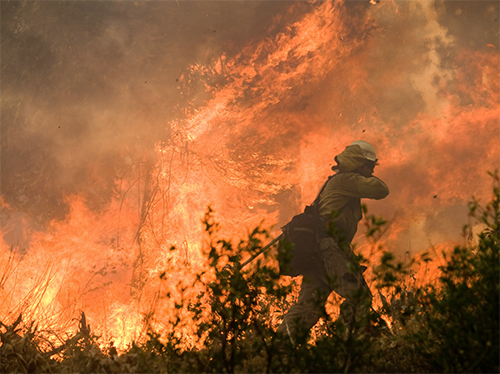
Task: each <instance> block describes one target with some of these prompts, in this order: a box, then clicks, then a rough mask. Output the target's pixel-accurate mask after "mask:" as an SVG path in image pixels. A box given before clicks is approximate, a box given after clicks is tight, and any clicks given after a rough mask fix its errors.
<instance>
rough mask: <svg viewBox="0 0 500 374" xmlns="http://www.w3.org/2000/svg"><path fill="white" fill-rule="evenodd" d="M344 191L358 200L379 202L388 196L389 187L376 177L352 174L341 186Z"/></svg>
mask: <svg viewBox="0 0 500 374" xmlns="http://www.w3.org/2000/svg"><path fill="white" fill-rule="evenodd" d="M343 187H344V188H345V189H346V191H349V192H350V193H351V194H353V195H355V196H356V197H359V198H367V199H375V200H380V199H383V198H385V197H386V196H387V195H389V187H387V185H386V184H385V183H384V182H383V181H382V180H380V179H379V178H377V177H374V176H371V177H363V176H362V175H359V174H355V173H353V174H352V175H350V178H348V179H347V180H346V181H345V185H344V186H343Z"/></svg>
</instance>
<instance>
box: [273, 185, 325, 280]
mask: <svg viewBox="0 0 500 374" xmlns="http://www.w3.org/2000/svg"><path fill="white" fill-rule="evenodd" d="M330 178H332V176H330V177H329V178H328V180H327V181H326V182H325V184H324V185H323V188H321V190H320V192H319V194H318V196H317V197H316V199H315V200H314V202H313V203H312V204H311V205H308V206H306V207H305V209H304V211H303V212H302V213H300V214H297V215H296V216H294V217H293V218H292V220H291V221H290V222H289V223H287V224H286V225H285V226H283V227H282V228H281V229H282V231H283V233H282V234H281V240H280V242H279V245H278V261H279V266H280V274H281V275H289V276H291V277H296V276H298V275H301V274H303V273H304V271H305V270H306V269H308V268H309V269H310V268H311V267H312V266H313V264H314V262H315V261H316V256H315V253H316V252H317V246H318V243H319V228H320V226H321V220H320V217H319V213H318V205H319V197H320V195H321V193H322V192H323V190H324V189H325V187H326V185H327V184H328V182H329V181H330Z"/></svg>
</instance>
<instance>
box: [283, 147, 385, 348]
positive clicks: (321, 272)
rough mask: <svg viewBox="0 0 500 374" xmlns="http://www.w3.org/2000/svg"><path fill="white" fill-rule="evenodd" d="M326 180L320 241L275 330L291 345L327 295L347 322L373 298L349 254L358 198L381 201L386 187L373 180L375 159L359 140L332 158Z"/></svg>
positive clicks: (318, 313) (309, 324)
mask: <svg viewBox="0 0 500 374" xmlns="http://www.w3.org/2000/svg"><path fill="white" fill-rule="evenodd" d="M335 161H336V163H337V165H336V166H334V167H333V168H332V169H333V171H335V172H336V174H335V175H334V176H332V177H330V178H329V180H328V181H327V183H326V185H325V187H324V188H323V190H322V192H321V194H320V196H319V205H318V213H319V216H320V220H319V221H320V227H319V228H318V232H319V243H318V245H317V248H316V249H315V251H314V253H315V255H314V257H315V258H316V261H314V262H313V263H314V266H311V268H309V269H303V272H302V273H303V281H302V285H301V289H300V292H299V298H298V301H297V303H296V304H294V305H292V306H291V307H290V309H289V311H288V313H287V314H286V315H285V316H284V320H283V323H282V324H281V325H280V327H279V328H278V332H280V333H282V334H284V335H288V336H289V337H290V340H291V341H292V343H293V342H294V341H295V338H296V334H297V332H298V331H299V330H301V331H304V332H306V333H308V332H309V330H310V329H311V328H312V327H313V326H314V325H315V324H316V322H318V320H319V318H320V317H321V315H322V314H323V312H324V306H325V303H326V300H327V298H328V296H329V295H330V293H331V292H332V291H335V292H336V293H337V294H339V295H340V296H342V297H343V298H344V299H345V300H344V302H343V303H342V305H341V307H340V318H341V319H342V320H343V321H344V322H345V323H347V324H348V323H350V322H351V321H352V319H353V318H354V315H355V313H356V312H360V313H362V312H363V311H367V310H368V308H370V306H371V300H372V295H371V293H370V289H369V287H368V285H367V284H366V281H365V279H364V277H363V271H364V269H365V268H364V267H363V266H359V263H358V262H357V261H356V260H355V256H354V253H353V252H352V250H351V241H352V239H353V237H354V235H355V234H356V231H357V227H358V222H359V221H360V220H361V218H362V211H361V199H362V198H368V199H376V200H379V199H383V198H385V197H386V196H387V195H388V194H389V189H388V187H387V185H386V184H385V183H384V182H383V181H382V180H380V179H379V178H377V177H375V176H373V171H374V168H375V166H376V165H377V157H376V155H375V150H374V148H373V146H372V145H371V144H370V143H368V142H366V141H364V140H358V141H355V142H353V143H352V144H351V145H349V146H347V147H346V149H345V150H344V151H343V152H342V153H341V154H339V155H338V156H336V157H335Z"/></svg>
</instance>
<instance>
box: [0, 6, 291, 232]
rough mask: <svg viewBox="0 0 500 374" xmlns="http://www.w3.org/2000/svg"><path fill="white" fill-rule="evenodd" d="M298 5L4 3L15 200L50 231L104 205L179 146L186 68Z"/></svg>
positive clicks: (7, 142) (5, 99) (5, 138)
mask: <svg viewBox="0 0 500 374" xmlns="http://www.w3.org/2000/svg"><path fill="white" fill-rule="evenodd" d="M289 5H290V4H288V3H286V2H279V3H278V4H276V3H274V2H273V3H271V2H266V3H260V2H225V1H224V2H174V1H167V2H135V3H133V2H123V3H118V2H91V3H88V2H42V1H35V2H17V1H15V2H2V30H1V32H2V51H1V52H2V62H1V69H2V107H1V110H2V185H1V191H2V196H3V197H4V198H5V200H6V202H7V203H9V204H10V205H12V206H13V207H15V208H16V209H20V210H23V211H25V212H26V213H28V214H30V215H31V216H33V217H36V219H37V220H38V221H41V222H42V223H46V222H48V221H50V220H51V219H53V218H59V219H62V218H63V217H64V215H65V213H67V206H66V204H65V202H64V195H71V194H83V195H84V196H85V197H86V198H87V199H88V201H89V204H90V205H91V207H93V208H95V209H99V208H101V207H102V206H103V205H105V204H106V202H107V201H108V200H109V198H110V196H111V195H112V190H113V188H114V180H115V179H116V178H117V176H119V175H120V173H123V170H126V169H127V167H129V166H130V164H131V163H132V162H133V161H136V160H138V159H139V160H140V159H143V158H144V157H145V154H148V153H151V152H153V150H154V144H155V142H157V141H161V140H166V139H168V138H169V136H170V128H169V122H170V121H171V120H172V119H174V118H178V117H180V116H182V115H183V113H184V110H185V107H186V106H187V100H186V97H185V96H186V95H187V94H189V92H181V90H180V86H179V78H180V77H181V76H182V75H183V74H185V73H186V69H187V68H188V67H189V66H190V65H191V64H193V63H195V62H196V63H201V64H203V63H207V62H208V61H210V60H211V59H213V58H215V56H219V55H220V54H221V53H222V51H224V52H226V53H227V52H228V51H234V50H236V49H238V48H239V46H241V45H244V44H245V43H246V41H247V40H248V39H249V38H254V37H264V35H265V30H266V27H267V26H268V24H269V22H270V20H271V19H272V18H273V16H274V15H276V14H279V13H281V12H283V11H284V10H285V9H287V8H288V7H289ZM197 88H198V87H195V86H193V87H191V90H197ZM201 91H202V92H201V94H199V100H200V101H201V100H202V99H204V98H205V96H204V95H203V90H201ZM193 95H198V92H194V93H193ZM193 95H191V97H190V98H189V99H190V101H191V104H190V105H197V104H196V100H193ZM193 102H194V103H193ZM198 105H199V104H198Z"/></svg>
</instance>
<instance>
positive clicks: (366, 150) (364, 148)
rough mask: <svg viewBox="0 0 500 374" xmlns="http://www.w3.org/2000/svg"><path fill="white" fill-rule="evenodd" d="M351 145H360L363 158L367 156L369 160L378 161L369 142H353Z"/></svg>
mask: <svg viewBox="0 0 500 374" xmlns="http://www.w3.org/2000/svg"><path fill="white" fill-rule="evenodd" d="M351 145H359V147H360V148H361V152H362V153H363V156H365V158H366V159H367V160H370V161H377V156H376V155H375V148H373V146H372V145H371V144H370V143H368V142H367V141H364V140H356V141H355V142H352V143H351Z"/></svg>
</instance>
